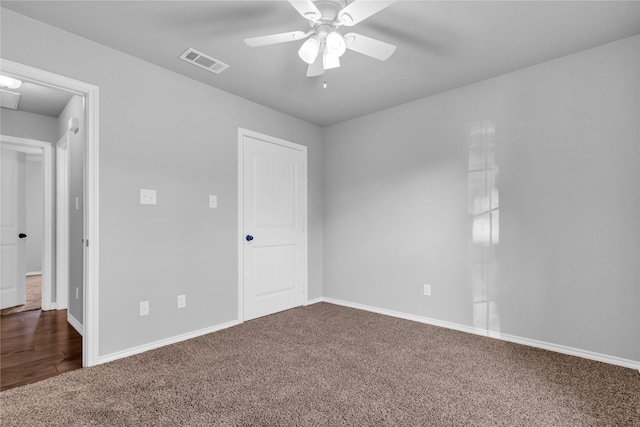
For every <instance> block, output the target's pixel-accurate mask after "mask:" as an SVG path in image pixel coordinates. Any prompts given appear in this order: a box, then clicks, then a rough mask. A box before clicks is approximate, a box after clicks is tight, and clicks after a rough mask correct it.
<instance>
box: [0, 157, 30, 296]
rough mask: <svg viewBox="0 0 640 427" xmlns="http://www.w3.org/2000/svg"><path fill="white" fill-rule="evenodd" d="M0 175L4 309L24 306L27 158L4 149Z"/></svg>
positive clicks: (0, 286) (0, 272)
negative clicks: (0, 180)
mask: <svg viewBox="0 0 640 427" xmlns="http://www.w3.org/2000/svg"><path fill="white" fill-rule="evenodd" d="M0 157H1V158H2V162H1V166H0V167H1V168H2V170H1V172H0V176H1V178H0V179H2V182H1V183H0V187H1V198H2V203H1V204H2V207H1V208H0V215H1V216H0V223H1V224H2V233H1V236H0V238H1V242H0V247H1V249H0V250H1V252H0V259H1V260H0V269H1V270H0V280H1V283H0V308H7V307H14V306H16V305H22V304H24V303H25V302H26V300H27V291H26V289H27V284H26V276H25V273H26V260H25V253H26V241H25V240H26V239H25V238H26V234H25V231H26V230H25V223H26V196H25V191H26V187H25V185H26V155H25V153H20V152H18V151H15V150H11V149H7V148H2V152H1V154H0Z"/></svg>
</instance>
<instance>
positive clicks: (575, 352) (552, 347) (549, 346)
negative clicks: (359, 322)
mask: <svg viewBox="0 0 640 427" xmlns="http://www.w3.org/2000/svg"><path fill="white" fill-rule="evenodd" d="M319 299H320V300H322V301H324V302H327V303H330V304H335V305H341V306H344V307H349V308H355V309H357V310H364V311H370V312H373V313H378V314H384V315H386V316H391V317H397V318H400V319H405V320H411V321H414V322H420V323H426V324H429V325H433V326H440V327H442V328H447V329H453V330H455V331H461V332H467V333H470V334H475V335H481V336H485V337H488V338H494V339H498V340H502V341H508V342H512V343H515V344H522V345H526V346H529V347H535V348H541V349H543V350H549V351H554V352H556V353H562V354H567V355H570V356H576V357H581V358H583V359H589V360H595V361H597V362H604V363H609V364H611V365H617V366H622V367H625V368H631V369H638V371H639V372H640V361H638V360H630V359H623V358H621V357H616V356H610V355H607V354H602V353H596V352H593V351H589V350H582V349H579V348H573V347H567V346H564V345H559V344H553V343H548V342H545V341H538V340H534V339H530V338H522V337H518V336H515V335H509V334H502V333H499V332H492V331H488V330H486V329H480V328H474V327H471V326H465V325H460V324H458V323H452V322H447V321H443V320H437V319H431V318H429V317H424V316H418V315H415V314H409V313H402V312H400V311H394V310H388V309H385V308H378V307H372V306H369V305H364V304H358V303H353V302H349V301H343V300H339V299H334V298H327V297H323V298H319ZM317 302H320V301H317Z"/></svg>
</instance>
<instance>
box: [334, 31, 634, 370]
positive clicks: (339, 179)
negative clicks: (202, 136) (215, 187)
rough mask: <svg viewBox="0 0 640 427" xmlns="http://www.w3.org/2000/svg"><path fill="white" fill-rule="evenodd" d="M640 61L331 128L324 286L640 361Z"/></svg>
mask: <svg viewBox="0 0 640 427" xmlns="http://www.w3.org/2000/svg"><path fill="white" fill-rule="evenodd" d="M639 54H640V37H633V38H630V39H625V40H622V41H619V42H615V43H611V44H608V45H605V46H602V47H598V48H595V49H591V50H587V51H584V52H581V53H578V54H575V55H571V56H568V57H564V58H560V59H558V60H554V61H551V62H547V63H544V64H540V65H537V66H534V67H530V68H526V69H523V70H520V71H517V72H514V73H510V74H506V75H503V76H500V77H496V78H493V79H490V80H487V81H483V82H480V83H477V84H474V85H470V86H467V87H463V88H460V89H457V90H453V91H450V92H446V93H442V94H439V95H436V96H433V97H429V98H426V99H422V100H419V101H416V102H413V103H409V104H406V105H402V106H399V107H396V108H392V109H389V110H386V111H382V112H379V113H376V114H372V115H368V116H366V117H362V118H359V119H355V120H351V121H348V122H345V123H342V124H339V125H335V126H333V127H330V128H327V129H326V133H325V162H324V164H325V169H324V171H325V172H324V177H325V181H324V182H325V192H324V230H325V234H324V263H325V264H324V266H325V270H324V295H325V296H326V297H332V298H336V299H341V300H346V301H350V302H355V303H361V304H366V305H370V306H375V307H379V308H386V309H391V310H397V311H400V312H405V313H410V314H415V315H420V316H425V317H429V318H434V319H438V320H443V321H449V322H454V323H458V324H461V325H465V326H471V327H477V328H479V329H488V330H490V331H492V332H499V333H503V334H511V335H515V336H519V337H524V338H529V339H535V340H541V341H545V342H549V343H555V344H561V345H565V346H570V347H574V348H578V349H583V350H590V351H594V352H598V353H603V354H607V355H611V356H617V357H621V358H626V359H630V360H640V342H639V338H640V306H639V305H640V295H639V291H640V289H639V288H640V286H639V283H640V280H639V272H638V260H639V259H640V253H639V241H638V239H639V235H640V230H639V219H640V212H639V206H638V195H639V194H640V184H639V155H640V153H639V141H640V133H639V132H640V129H639V126H638V117H639V114H640V107H639V97H638V94H639V91H640V85H639V75H640V69H639V64H640V57H639ZM492 222H493V225H492V227H491V228H490V225H491V224H492ZM423 284H431V285H432V296H431V297H426V296H423Z"/></svg>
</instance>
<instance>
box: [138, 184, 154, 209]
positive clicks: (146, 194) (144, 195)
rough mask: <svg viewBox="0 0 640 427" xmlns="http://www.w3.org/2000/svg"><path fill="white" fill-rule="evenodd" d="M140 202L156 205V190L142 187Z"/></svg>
mask: <svg viewBox="0 0 640 427" xmlns="http://www.w3.org/2000/svg"><path fill="white" fill-rule="evenodd" d="M140 204H141V205H155V204H156V190H146V189H144V188H141V189H140Z"/></svg>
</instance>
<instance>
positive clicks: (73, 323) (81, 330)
mask: <svg viewBox="0 0 640 427" xmlns="http://www.w3.org/2000/svg"><path fill="white" fill-rule="evenodd" d="M67 322H69V324H70V325H71V326H73V329H75V330H76V331H78V333H79V334H80V335H81V336H84V328H83V327H82V324H80V322H78V319H76V318H75V317H73V316H72V315H71V313H69V311H67Z"/></svg>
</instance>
